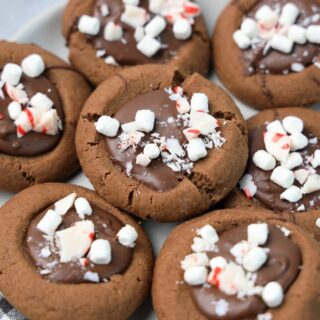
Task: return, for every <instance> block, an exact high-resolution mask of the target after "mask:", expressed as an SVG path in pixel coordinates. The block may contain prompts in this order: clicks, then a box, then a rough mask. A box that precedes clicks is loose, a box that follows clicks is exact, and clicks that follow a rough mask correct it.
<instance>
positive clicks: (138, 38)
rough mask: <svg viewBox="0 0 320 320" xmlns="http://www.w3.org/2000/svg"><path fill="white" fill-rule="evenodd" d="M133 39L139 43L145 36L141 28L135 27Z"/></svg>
mask: <svg viewBox="0 0 320 320" xmlns="http://www.w3.org/2000/svg"><path fill="white" fill-rule="evenodd" d="M133 36H134V38H135V40H136V41H137V42H140V41H141V40H142V39H143V37H144V36H145V33H144V29H143V27H137V28H136V29H135V31H134V35H133Z"/></svg>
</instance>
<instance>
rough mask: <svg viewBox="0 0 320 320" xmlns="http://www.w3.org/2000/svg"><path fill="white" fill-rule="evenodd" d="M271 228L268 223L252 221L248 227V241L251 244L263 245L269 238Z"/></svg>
mask: <svg viewBox="0 0 320 320" xmlns="http://www.w3.org/2000/svg"><path fill="white" fill-rule="evenodd" d="M268 235H269V228H268V224H266V223H251V224H249V225H248V227H247V236H248V241H249V242H250V243H251V244H254V245H258V246H262V245H264V244H265V243H266V242H267V240H268Z"/></svg>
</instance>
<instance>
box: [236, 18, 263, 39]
mask: <svg viewBox="0 0 320 320" xmlns="http://www.w3.org/2000/svg"><path fill="white" fill-rule="evenodd" d="M240 30H241V31H242V32H243V33H244V34H245V35H246V36H248V37H249V38H253V37H256V36H257V35H258V33H259V28H258V24H257V22H256V21H255V20H254V19H251V18H246V19H244V20H243V21H242V23H241V27H240Z"/></svg>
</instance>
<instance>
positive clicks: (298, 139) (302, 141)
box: [290, 133, 308, 151]
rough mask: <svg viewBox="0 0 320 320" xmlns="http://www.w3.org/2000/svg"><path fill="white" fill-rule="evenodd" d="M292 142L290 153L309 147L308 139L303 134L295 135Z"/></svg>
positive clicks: (292, 136)
mask: <svg viewBox="0 0 320 320" xmlns="http://www.w3.org/2000/svg"><path fill="white" fill-rule="evenodd" d="M290 141H291V144H290V151H296V150H301V149H303V148H305V147H306V146H307V145H308V138H307V137H306V136H305V135H304V134H302V133H293V134H292V135H291V136H290Z"/></svg>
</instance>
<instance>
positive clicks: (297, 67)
mask: <svg viewBox="0 0 320 320" xmlns="http://www.w3.org/2000/svg"><path fill="white" fill-rule="evenodd" d="M290 69H291V70H292V71H293V72H302V71H303V70H304V69H305V66H304V64H302V63H300V62H294V63H292V64H291V66H290Z"/></svg>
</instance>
